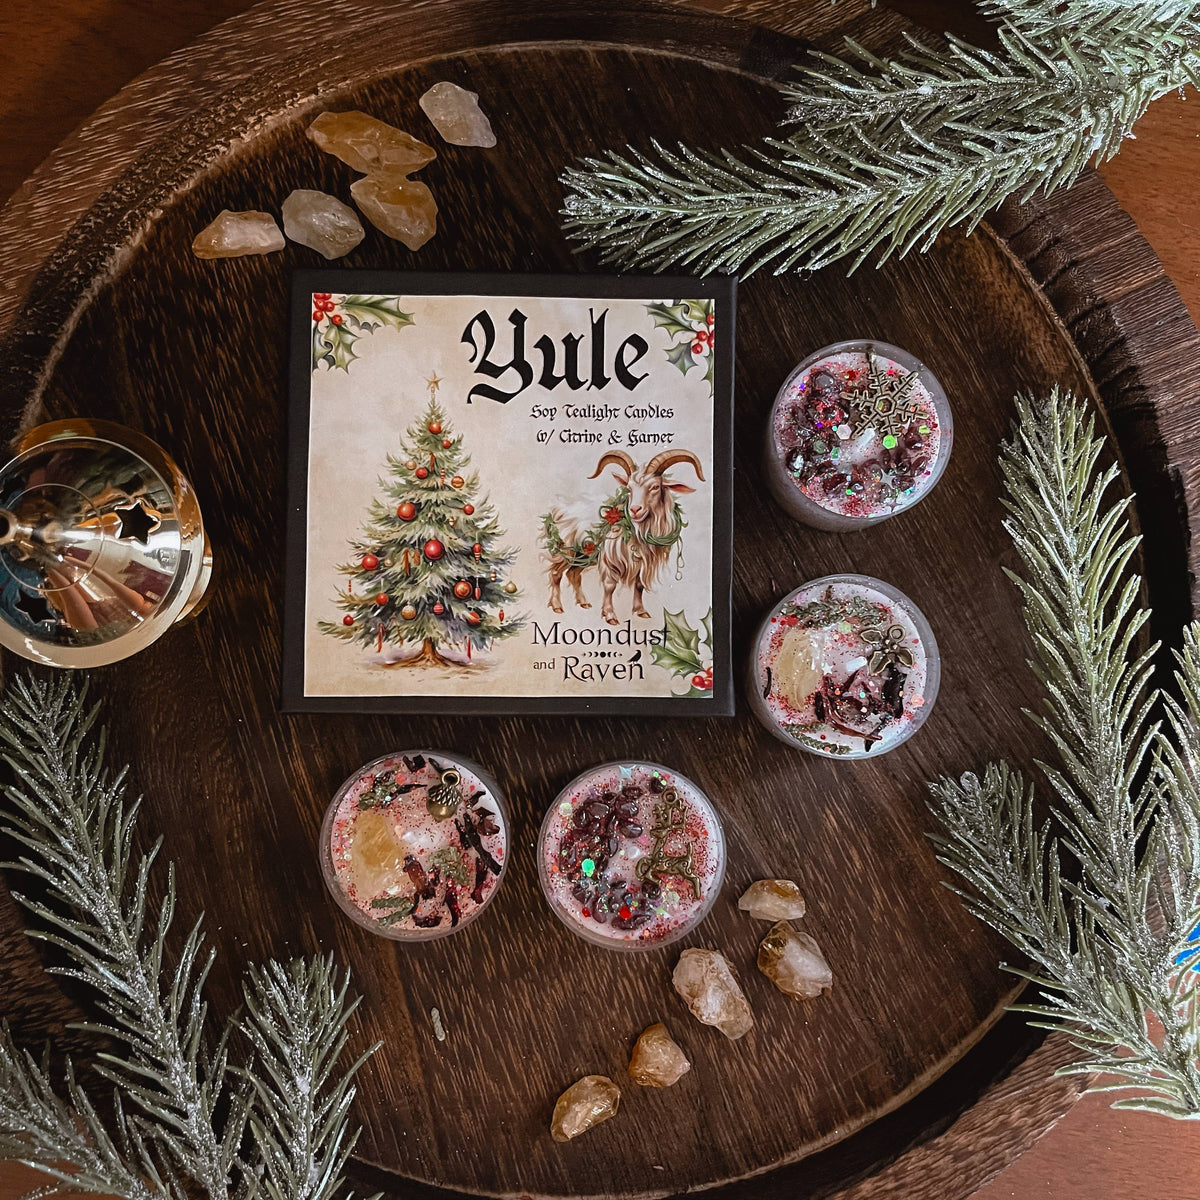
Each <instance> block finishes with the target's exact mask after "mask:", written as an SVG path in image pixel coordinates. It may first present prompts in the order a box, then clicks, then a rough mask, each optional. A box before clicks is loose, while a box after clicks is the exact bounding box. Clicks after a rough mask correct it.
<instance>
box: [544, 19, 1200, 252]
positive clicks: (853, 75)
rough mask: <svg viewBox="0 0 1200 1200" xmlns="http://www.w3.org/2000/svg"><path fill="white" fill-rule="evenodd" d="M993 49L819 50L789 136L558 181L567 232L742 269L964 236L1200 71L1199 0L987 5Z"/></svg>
mask: <svg viewBox="0 0 1200 1200" xmlns="http://www.w3.org/2000/svg"><path fill="white" fill-rule="evenodd" d="M984 8H985V11H987V12H988V13H989V14H990V15H992V16H994V17H996V18H997V19H998V21H999V29H998V37H999V43H1000V45H999V49H998V50H995V51H985V50H980V49H978V48H976V47H974V46H971V45H969V44H967V43H966V42H963V41H961V40H960V39H957V38H954V37H950V38H949V39H948V44H947V46H946V48H945V49H942V50H934V49H930V48H929V47H927V46H925V45H923V44H922V43H921V42H919V41H917V40H916V39H915V38H909V39H908V48H907V50H906V51H905V52H904V53H902V54H901V55H900V56H898V57H897V58H895V59H893V60H887V59H882V58H879V57H877V56H875V55H873V54H871V53H870V52H869V51H867V50H865V49H863V48H862V47H861V46H859V45H857V44H856V43H855V42H853V41H850V40H849V39H848V40H847V46H846V48H847V57H846V58H844V59H839V58H835V57H832V56H830V55H826V54H821V53H814V58H813V63H812V64H811V65H808V66H805V67H803V68H802V69H801V71H800V80H799V82H797V83H794V84H792V85H790V86H788V87H786V88H785V89H784V95H785V97H786V98H787V99H789V100H790V101H791V108H790V110H789V111H788V114H787V117H786V131H785V132H786V136H784V137H781V138H774V139H769V140H767V141H765V142H763V143H762V144H761V145H759V146H753V147H743V148H742V149H741V150H740V151H739V152H737V153H734V152H732V151H730V150H721V151H706V150H694V149H690V148H688V147H686V146H683V145H680V146H678V147H675V148H671V147H667V146H663V145H661V144H659V143H658V142H652V143H651V145H650V148H649V149H648V150H645V151H639V150H636V149H634V148H632V147H626V149H625V151H624V152H620V151H610V152H609V153H608V154H606V155H604V156H602V157H600V158H585V159H583V160H581V162H580V163H579V164H578V165H577V166H575V167H571V168H568V169H567V171H566V172H565V173H564V175H563V177H562V181H563V184H564V186H565V188H566V195H565V201H564V205H563V209H562V215H563V217H564V223H563V224H564V229H565V231H566V233H567V235H568V237H570V238H572V239H573V240H575V241H578V242H580V243H582V244H583V245H584V246H586V247H589V248H592V249H595V250H598V251H599V253H600V257H601V260H602V261H604V262H608V263H615V264H617V265H619V266H621V267H624V268H643V269H651V270H659V269H663V268H666V267H668V266H682V267H686V268H691V269H694V270H697V271H699V272H700V273H702V274H707V273H708V272H712V271H721V272H736V273H739V274H742V275H749V274H751V273H752V272H754V271H757V270H759V269H760V268H763V267H770V268H772V269H773V270H774V271H775V272H776V273H777V274H778V273H781V272H784V271H790V270H794V269H798V268H800V269H805V270H816V269H818V268H820V267H823V266H826V265H827V264H829V263H832V262H835V261H838V260H841V259H848V260H849V261H850V269H851V270H854V269H855V268H856V267H858V266H859V265H860V264H861V263H862V262H863V261H864V260H866V259H867V258H874V260H875V261H876V262H877V263H878V264H882V263H883V262H884V261H886V260H887V259H888V258H889V257H891V256H892V255H893V254H895V255H904V254H906V253H908V252H909V251H910V250H912V249H914V248H916V249H918V250H925V249H927V248H928V247H929V246H930V245H932V244H933V242H934V240H935V239H936V238H937V236H938V234H939V233H941V232H942V231H943V230H944V229H947V228H950V227H952V226H958V225H961V226H963V227H964V228H965V230H966V231H967V232H970V231H971V230H972V229H974V228H975V226H976V225H977V224H978V223H979V222H980V220H982V219H983V217H984V215H985V214H986V213H987V212H988V211H989V210H990V209H991V208H993V207H994V206H995V205H997V204H998V203H999V202H1000V201H1002V200H1004V199H1005V198H1007V197H1009V196H1018V197H1021V198H1022V199H1028V198H1029V197H1030V196H1032V195H1034V194H1035V193H1038V192H1041V193H1047V192H1050V191H1053V190H1054V189H1055V188H1058V187H1062V186H1064V185H1066V184H1069V183H1071V182H1073V181H1074V180H1075V179H1077V178H1078V177H1079V174H1080V172H1082V171H1083V169H1084V168H1085V167H1086V166H1087V165H1088V163H1089V162H1092V161H1103V160H1105V159H1107V158H1110V157H1111V156H1112V155H1113V154H1115V153H1116V152H1117V149H1118V148H1119V146H1120V144H1121V142H1122V141H1123V140H1124V139H1125V138H1126V137H1129V136H1130V135H1131V133H1132V130H1133V125H1134V123H1135V122H1136V121H1137V119H1138V118H1139V117H1140V116H1141V115H1142V113H1144V112H1145V110H1146V108H1147V107H1148V106H1149V104H1150V103H1151V102H1152V101H1154V100H1155V99H1157V98H1158V97H1159V96H1161V95H1164V94H1165V93H1167V92H1170V91H1173V90H1175V89H1178V88H1181V87H1182V86H1183V85H1184V84H1186V83H1189V82H1190V83H1193V84H1195V83H1196V82H1197V78H1198V77H1200V49H1198V47H1200V3H1197V2H1195V0H1191V2H1188V3H1184V2H1182V0H1174V2H1172V0H1159V2H1157V3H1153V2H1151V3H1136V2H1134V0H1129V2H1128V3H1123V2H1121V0H1068V2H1067V3H1059V2H1058V0H987V2H986V3H985V4H984Z"/></svg>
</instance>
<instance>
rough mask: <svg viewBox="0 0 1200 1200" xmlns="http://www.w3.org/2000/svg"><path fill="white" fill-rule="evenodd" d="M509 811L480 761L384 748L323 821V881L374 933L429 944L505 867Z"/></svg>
mask: <svg viewBox="0 0 1200 1200" xmlns="http://www.w3.org/2000/svg"><path fill="white" fill-rule="evenodd" d="M508 827H509V826H508V809H507V807H506V805H505V802H504V797H503V796H502V795H501V793H500V790H499V788H498V787H497V786H496V783H495V781H494V780H492V779H491V778H490V777H489V776H488V775H487V774H485V773H484V771H483V770H482V769H481V768H479V767H477V766H476V765H475V764H474V763H472V762H469V761H468V760H466V759H463V758H459V757H451V756H450V755H447V754H442V753H439V752H437V751H430V750H411V751H407V752H404V753H399V754H389V755H385V756H384V757H383V758H378V759H376V760H375V761H374V762H371V763H368V764H367V765H366V766H365V767H362V768H361V769H360V770H358V771H356V772H355V773H354V774H353V775H352V776H350V778H349V779H347V780H346V782H345V783H344V784H343V785H342V786H341V787H340V788H339V789H338V792H337V795H336V796H334V798H333V802H332V804H330V806H329V810H328V811H327V812H326V814H325V821H324V824H323V825H322V828H321V841H320V851H321V866H322V873H323V875H324V878H325V883H326V885H327V886H328V888H329V891H330V893H331V894H332V896H333V898H334V899H335V900H336V901H337V903H338V905H339V906H340V907H341V909H342V911H343V912H345V913H346V914H347V916H349V917H350V918H351V920H353V921H354V922H355V923H356V924H359V925H362V926H363V927H364V928H366V929H369V930H370V931H371V932H372V933H377V934H379V935H380V936H382V937H388V938H394V939H396V940H400V941H427V940H429V939H431V938H438V937H443V936H444V935H446V934H449V933H454V932H456V931H458V930H460V929H463V928H465V927H466V926H467V925H468V924H470V922H471V921H473V920H474V919H475V918H476V917H477V916H479V914H480V913H481V912H482V911H483V910H484V909H485V908H486V907H487V906H488V905H489V904H490V903H491V901H492V898H493V896H495V894H496V892H497V891H498V890H499V888H500V884H501V883H502V882H503V879H504V872H505V868H506V867H507V865H508V841H509V834H508Z"/></svg>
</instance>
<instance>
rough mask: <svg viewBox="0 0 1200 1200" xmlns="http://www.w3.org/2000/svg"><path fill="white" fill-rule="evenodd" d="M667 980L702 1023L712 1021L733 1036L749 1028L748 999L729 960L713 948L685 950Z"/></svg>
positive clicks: (751, 1017) (712, 1023)
mask: <svg viewBox="0 0 1200 1200" xmlns="http://www.w3.org/2000/svg"><path fill="white" fill-rule="evenodd" d="M671 982H672V984H674V987H675V990H676V991H677V992H678V993H679V994H680V996H682V997H683V999H684V1001H685V1002H686V1003H687V1006H688V1008H690V1009H691V1011H692V1016H694V1017H695V1018H696V1020H697V1021H701V1022H703V1023H704V1024H705V1025H715V1026H716V1028H717V1029H719V1030H720V1031H721V1032H722V1033H723V1034H724V1035H725V1036H726V1037H727V1038H732V1039H734V1040H736V1039H737V1038H740V1037H743V1036H744V1035H745V1034H747V1033H749V1032H750V1030H751V1029H752V1028H753V1026H754V1014H753V1013H752V1012H751V1011H750V1003H749V1001H748V1000H747V999H746V997H745V996H744V995H743V994H742V989H741V988H740V987H738V982H737V980H736V979H735V978H734V974H733V970H732V969H731V968H730V966H729V963H728V962H727V961H726V960H725V957H724V956H723V955H721V954H718V953H717V952H716V951H715V950H696V949H692V950H685V951H684V952H683V953H682V954H681V955H680V956H679V962H678V963H677V964H676V965H675V971H674V974H673V975H672V976H671Z"/></svg>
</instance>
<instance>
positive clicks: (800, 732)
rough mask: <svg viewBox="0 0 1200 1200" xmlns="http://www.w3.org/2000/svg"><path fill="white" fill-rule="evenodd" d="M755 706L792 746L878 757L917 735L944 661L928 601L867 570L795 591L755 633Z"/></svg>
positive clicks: (752, 663) (848, 755) (752, 692)
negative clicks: (921, 603) (924, 604)
mask: <svg viewBox="0 0 1200 1200" xmlns="http://www.w3.org/2000/svg"><path fill="white" fill-rule="evenodd" d="M754 647H755V648H754V651H753V653H752V655H751V660H750V670H749V678H748V690H749V694H750V701H751V704H752V706H753V708H754V711H755V714H756V715H757V716H758V718H759V720H760V721H761V722H762V723H763V725H764V726H766V728H767V729H769V730H770V731H771V733H773V734H775V736H776V737H778V738H780V739H781V740H782V741H784V742H787V744H788V745H790V746H797V747H799V748H800V749H803V750H809V751H811V752H812V753H814V754H828V755H831V756H837V757H840V758H867V757H871V758H875V757H878V756H879V755H880V754H883V753H885V752H886V751H888V750H893V749H895V747H897V746H898V745H900V743H901V742H904V741H906V740H907V739H908V738H910V737H911V736H912V735H913V734H914V733H915V732H916V731H917V730H918V729H919V728H920V727H921V725H922V724H923V723H924V721H925V719H926V718H927V717H928V716H929V713H930V710H931V709H932V708H933V703H934V700H935V699H936V698H937V691H938V682H939V680H940V678H941V660H940V659H939V657H938V648H937V642H936V640H935V639H934V636H933V630H932V629H930V628H929V623H928V622H927V621H926V620H925V618H924V616H922V615H921V611H920V609H918V608H917V606H916V605H915V604H914V603H913V602H912V601H911V600H910V599H909V598H908V597H907V596H905V595H904V593H903V592H900V591H898V590H897V589H896V588H894V587H891V586H890V585H888V584H886V583H883V582H882V581H880V580H878V579H872V578H871V577H870V576H869V575H826V576H824V577H823V578H821V579H814V580H813V581H812V582H811V583H806V584H804V586H803V587H801V588H799V589H797V590H796V591H794V592H791V593H789V595H788V596H787V597H786V599H784V600H783V602H782V603H780V604H778V605H776V607H775V608H773V609H772V610H771V612H770V613H768V614H767V616H766V618H765V619H764V621H763V623H762V625H761V626H760V627H759V630H758V634H757V635H756V637H755V639H754Z"/></svg>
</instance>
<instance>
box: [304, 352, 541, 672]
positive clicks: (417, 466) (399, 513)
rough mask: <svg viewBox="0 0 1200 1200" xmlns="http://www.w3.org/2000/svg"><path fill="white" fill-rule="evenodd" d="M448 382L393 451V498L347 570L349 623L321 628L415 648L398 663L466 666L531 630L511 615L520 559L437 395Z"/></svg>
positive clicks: (432, 392)
mask: <svg viewBox="0 0 1200 1200" xmlns="http://www.w3.org/2000/svg"><path fill="white" fill-rule="evenodd" d="M440 382H441V381H440V380H439V379H438V378H437V376H436V375H435V376H434V377H433V378H432V379H431V380H430V381H429V405H428V407H427V408H426V410H425V414H424V416H423V417H422V418H421V420H420V422H419V423H418V424H415V425H412V426H410V427H409V429H408V431H407V433H406V436H405V437H404V438H403V439H402V440H401V443H400V453H399V455H397V456H393V455H390V454H389V455H388V460H387V462H388V471H389V473H390V478H389V479H386V480H380V486H381V487H382V488H383V489H384V497H385V498H384V499H377V500H373V501H372V502H371V506H370V509H369V510H368V518H367V522H366V524H365V525H364V526H363V529H362V532H361V534H360V535H359V536H358V537H357V538H355V539H353V540H352V541H351V542H350V546H351V549H352V551H353V555H354V557H353V559H352V560H351V561H350V562H348V563H343V564H342V565H341V566H339V567H338V571H339V572H340V573H341V574H342V575H344V576H345V577H346V588H345V590H344V591H342V592H340V593H339V594H338V596H337V601H336V603H337V606H338V608H340V609H341V610H342V611H343V614H344V615H343V616H342V618H341V621H340V622H333V621H321V622H319V623H318V624H319V628H320V629H321V632H322V633H327V634H330V635H332V636H334V637H339V638H341V639H343V640H344V641H347V642H356V643H359V644H361V645H362V646H364V647H368V648H373V649H374V650H375V651H376V652H381V651H382V650H383V647H384V645H385V644H392V645H396V646H408V647H411V650H412V652H411V653H410V654H402V655H401V656H400V657H399V658H398V659H397V661H396V665H397V666H430V665H435V664H461V663H462V662H463V661H465V660H470V659H471V658H472V656H473V653H474V652H475V651H478V650H483V649H487V648H490V646H491V644H492V642H493V641H496V640H498V639H501V638H507V637H512V636H513V634H515V633H517V632H519V631H520V629H521V628H522V627H523V626H524V624H525V619H524V617H523V616H518V615H515V614H514V613H513V611H512V606H513V605H514V604H515V603H516V602H517V601H518V600H519V599H520V595H521V593H520V589H519V588H518V586H517V584H516V583H515V582H513V581H512V580H511V579H510V578H509V577H508V574H507V572H508V569H509V567H511V566H512V564H513V562H514V561H515V559H516V554H515V552H514V551H513V550H511V549H510V548H508V547H502V546H500V544H499V543H500V542H501V540H502V539H503V538H504V536H505V534H504V530H503V529H501V528H500V524H499V521H498V519H497V515H496V510H495V509H494V508H493V506H492V504H491V503H490V501H489V500H488V498H487V497H486V496H484V497H480V496H479V495H478V492H479V475H478V474H477V473H476V472H471V473H470V474H468V473H467V467H468V465H469V463H470V461H471V458H470V455H468V454H466V453H464V451H463V448H462V436H461V435H456V434H455V433H454V431H453V430H452V429H451V428H450V424H449V422H448V421H447V419H446V413H445V411H444V410H443V409H442V407H441V405H440V404H438V402H437V399H436V392H437V386H438V384H439V383H440ZM455 652H457V653H455ZM448 655H449V656H448Z"/></svg>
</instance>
